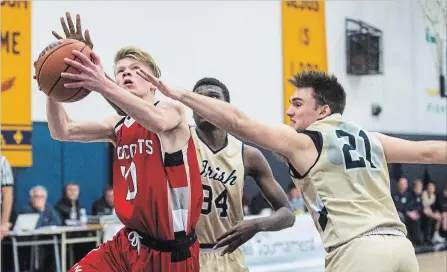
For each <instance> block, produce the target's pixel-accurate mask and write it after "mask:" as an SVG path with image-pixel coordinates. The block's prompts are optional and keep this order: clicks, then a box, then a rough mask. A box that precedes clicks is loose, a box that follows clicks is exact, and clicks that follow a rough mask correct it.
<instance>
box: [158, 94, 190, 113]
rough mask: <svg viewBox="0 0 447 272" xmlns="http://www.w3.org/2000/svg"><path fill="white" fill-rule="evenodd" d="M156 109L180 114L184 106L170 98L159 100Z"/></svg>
mask: <svg viewBox="0 0 447 272" xmlns="http://www.w3.org/2000/svg"><path fill="white" fill-rule="evenodd" d="M157 107H159V108H163V109H170V110H175V111H178V112H180V113H183V112H184V106H183V104H182V103H180V102H178V101H176V100H173V99H171V98H168V97H166V98H163V99H161V100H160V101H159V102H158V104H157Z"/></svg>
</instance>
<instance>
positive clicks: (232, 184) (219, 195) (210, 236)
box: [191, 127, 245, 244]
mask: <svg viewBox="0 0 447 272" xmlns="http://www.w3.org/2000/svg"><path fill="white" fill-rule="evenodd" d="M191 136H192V138H193V139H194V143H195V146H196V150H197V159H198V161H199V164H200V175H201V176H202V186H203V204H202V212H201V216H200V219H199V222H198V223H197V231H196V232H197V237H198V239H199V242H200V243H201V244H215V243H216V240H217V238H218V237H219V236H220V235H222V234H223V233H225V232H226V231H228V230H230V229H231V227H233V226H234V225H236V223H237V222H239V221H241V220H243V218H244V211H243V207H242V196H243V189H244V179H245V173H244V171H245V170H244V159H243V150H244V144H243V143H242V142H241V141H239V140H238V139H236V138H235V137H233V136H231V135H230V134H227V144H226V146H225V147H224V148H222V149H221V150H218V151H216V152H214V151H212V150H211V149H210V148H209V147H208V146H207V145H206V144H205V143H204V142H203V141H202V140H201V139H200V137H199V136H198V135H197V132H196V128H195V127H191Z"/></svg>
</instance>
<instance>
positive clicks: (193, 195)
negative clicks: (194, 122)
mask: <svg viewBox="0 0 447 272" xmlns="http://www.w3.org/2000/svg"><path fill="white" fill-rule="evenodd" d="M115 133H116V148H115V160H114V165H113V192H114V198H115V210H116V214H117V215H118V217H119V219H120V220H121V222H122V223H123V224H124V225H125V226H126V227H128V228H131V229H136V230H139V231H141V232H144V233H146V234H148V235H149V236H151V237H154V238H158V239H163V240H172V239H174V238H175V236H177V235H176V234H180V233H186V234H188V233H189V232H190V231H191V230H192V229H194V228H195V226H196V224H197V221H198V219H199V217H200V210H201V207H202V202H203V193H202V181H201V178H200V170H199V165H198V161H197V156H196V153H195V146H194V142H193V140H192V138H190V139H189V141H188V144H187V145H186V146H185V147H184V148H183V149H182V150H179V151H177V152H174V153H165V152H163V149H162V145H161V142H160V139H159V137H158V135H157V134H156V133H154V132H151V131H149V130H147V129H146V128H144V127H143V126H141V125H140V124H138V123H137V122H136V121H135V120H134V119H132V118H130V117H125V118H123V119H122V120H121V121H120V122H118V124H117V125H116V127H115Z"/></svg>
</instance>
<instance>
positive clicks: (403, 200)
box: [393, 178, 409, 223]
mask: <svg viewBox="0 0 447 272" xmlns="http://www.w3.org/2000/svg"><path fill="white" fill-rule="evenodd" d="M407 189H408V180H407V179H406V178H400V179H399V181H398V182H397V192H396V193H395V194H394V195H393V200H394V205H396V209H397V213H398V214H399V218H400V220H401V221H402V222H403V223H405V218H406V216H405V215H406V212H407V207H408V200H409V194H408V191H407Z"/></svg>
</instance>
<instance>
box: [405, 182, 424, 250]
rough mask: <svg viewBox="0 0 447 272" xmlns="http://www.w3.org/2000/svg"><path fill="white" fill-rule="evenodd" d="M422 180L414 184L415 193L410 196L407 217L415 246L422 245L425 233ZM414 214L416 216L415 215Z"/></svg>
mask: <svg viewBox="0 0 447 272" xmlns="http://www.w3.org/2000/svg"><path fill="white" fill-rule="evenodd" d="M423 186H424V184H423V183H422V180H416V181H415V182H414V184H413V192H412V193H411V194H410V197H409V201H408V206H407V212H406V215H407V217H409V218H408V219H407V220H406V222H407V228H408V236H409V237H410V240H411V241H412V242H413V243H414V244H415V245H422V242H423V233H422V229H421V217H422V214H423V212H424V206H423V205H422V189H423ZM413 214H414V215H413Z"/></svg>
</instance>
